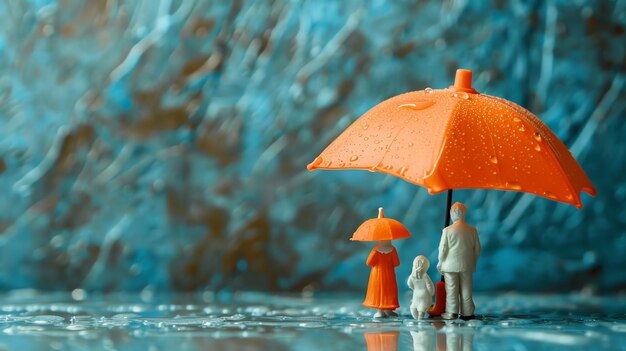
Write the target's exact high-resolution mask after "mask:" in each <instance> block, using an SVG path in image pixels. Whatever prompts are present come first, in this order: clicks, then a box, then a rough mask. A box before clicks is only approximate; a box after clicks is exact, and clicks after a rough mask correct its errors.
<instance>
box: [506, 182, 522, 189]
mask: <svg viewBox="0 0 626 351" xmlns="http://www.w3.org/2000/svg"><path fill="white" fill-rule="evenodd" d="M506 187H507V188H509V189H512V190H522V186H521V185H519V184H517V183H515V182H506Z"/></svg>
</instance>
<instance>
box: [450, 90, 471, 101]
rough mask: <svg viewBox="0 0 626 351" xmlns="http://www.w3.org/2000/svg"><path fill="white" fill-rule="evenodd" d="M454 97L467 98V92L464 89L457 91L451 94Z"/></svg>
mask: <svg viewBox="0 0 626 351" xmlns="http://www.w3.org/2000/svg"><path fill="white" fill-rule="evenodd" d="M452 95H453V96H454V97H455V98H461V99H463V100H469V94H468V93H466V92H464V91H458V92H456V93H454V94H452Z"/></svg>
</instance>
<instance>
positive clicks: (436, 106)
mask: <svg viewBox="0 0 626 351" xmlns="http://www.w3.org/2000/svg"><path fill="white" fill-rule="evenodd" d="M471 82H472V72H471V71H469V70H463V69H459V70H457V73H456V79H455V82H454V85H453V86H450V87H449V88H448V89H439V90H433V89H430V88H426V89H424V90H420V91H414V92H410V93H406V94H402V95H398V96H395V97H392V98H390V99H388V100H386V101H383V102H381V103H380V104H378V105H376V106H374V107H373V108H372V109H371V110H369V111H368V112H367V113H365V114H364V115H363V116H361V117H360V118H359V119H357V120H356V121H355V122H354V123H353V124H352V125H351V126H350V127H348V129H346V130H345V131H344V132H343V133H342V134H341V135H339V137H337V138H336V139H335V140H334V141H333V142H332V143H331V144H330V145H329V146H328V147H327V148H326V150H324V151H323V152H322V153H321V155H320V156H318V157H316V158H315V160H314V161H313V162H312V163H310V164H309V165H308V167H307V168H308V169H309V170H314V169H331V170H332V169H364V170H370V171H376V172H382V173H387V174H391V175H394V176H397V177H400V178H402V179H404V180H406V181H408V182H411V183H414V184H417V185H421V186H423V187H425V188H427V189H428V192H429V193H430V194H436V193H439V192H442V191H445V190H450V191H451V190H452V189H467V188H484V189H500V190H509V191H520V192H527V193H533V194H535V195H539V196H543V197H545V198H548V199H551V200H555V201H560V202H565V203H568V204H572V205H574V206H576V207H577V208H581V207H582V202H581V201H580V192H581V191H585V192H587V193H589V194H590V195H592V196H595V194H596V189H595V188H594V186H593V184H592V183H591V181H590V180H589V178H588V177H587V175H586V174H585V172H584V171H583V170H582V168H581V167H580V166H579V165H578V163H577V162H576V160H575V159H574V157H573V156H572V155H571V153H570V152H569V150H568V149H567V147H566V146H565V145H564V144H563V143H562V142H561V141H560V140H559V139H558V138H557V137H556V136H555V135H554V133H552V131H550V129H549V128H548V127H547V126H546V125H545V124H543V123H542V122H541V120H539V118H537V117H536V116H535V115H533V114H532V113H530V112H529V111H527V110H526V109H524V108H522V107H520V106H518V105H516V104H514V103H512V102H510V101H507V100H504V99H501V98H497V97H494V96H489V95H485V94H480V93H478V92H476V90H475V89H474V88H472V85H471ZM448 195H449V200H451V192H449V194H448ZM447 212H449V208H448V211H447ZM447 222H448V220H446V223H447Z"/></svg>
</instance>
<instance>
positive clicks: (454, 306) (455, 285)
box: [442, 272, 460, 319]
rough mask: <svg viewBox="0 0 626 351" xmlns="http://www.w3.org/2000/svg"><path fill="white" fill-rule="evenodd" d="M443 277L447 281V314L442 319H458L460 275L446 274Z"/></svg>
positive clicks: (454, 273) (455, 273) (456, 273)
mask: <svg viewBox="0 0 626 351" xmlns="http://www.w3.org/2000/svg"><path fill="white" fill-rule="evenodd" d="M443 276H444V278H445V280H446V313H445V314H444V315H442V317H443V318H444V319H452V318H457V315H458V313H459V283H460V282H459V273H458V272H451V273H448V272H445V273H443Z"/></svg>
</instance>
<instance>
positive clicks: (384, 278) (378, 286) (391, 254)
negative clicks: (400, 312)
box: [363, 240, 400, 318]
mask: <svg viewBox="0 0 626 351" xmlns="http://www.w3.org/2000/svg"><path fill="white" fill-rule="evenodd" d="M366 264H367V265H368V266H370V267H372V271H371V272H370V280H369V283H368V284H367V295H366V296H365V301H363V306H365V307H369V308H375V309H377V310H378V312H377V313H376V315H375V317H378V318H380V317H389V316H397V314H396V313H395V312H394V310H395V309H396V308H398V307H400V305H399V304H398V285H397V284H396V272H395V268H396V267H398V266H399V265H400V259H399V258H398V253H397V252H396V249H395V248H394V247H393V245H391V241H389V240H383V241H380V242H379V243H378V245H376V246H374V248H373V249H372V252H371V253H370V256H369V257H368V258H367V262H366Z"/></svg>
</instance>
